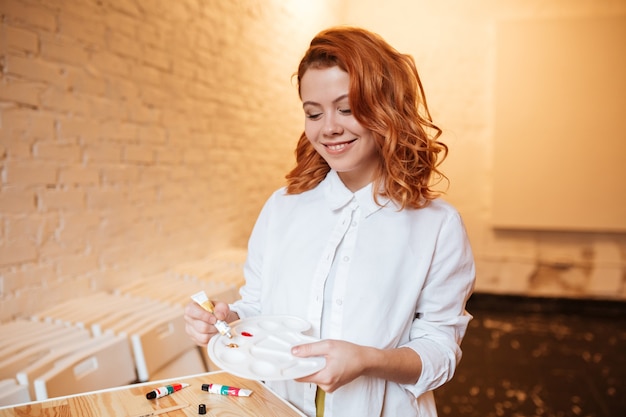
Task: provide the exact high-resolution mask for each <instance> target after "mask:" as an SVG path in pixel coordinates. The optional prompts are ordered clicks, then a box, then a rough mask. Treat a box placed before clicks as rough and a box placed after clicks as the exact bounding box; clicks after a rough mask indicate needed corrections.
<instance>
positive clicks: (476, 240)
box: [344, 0, 626, 299]
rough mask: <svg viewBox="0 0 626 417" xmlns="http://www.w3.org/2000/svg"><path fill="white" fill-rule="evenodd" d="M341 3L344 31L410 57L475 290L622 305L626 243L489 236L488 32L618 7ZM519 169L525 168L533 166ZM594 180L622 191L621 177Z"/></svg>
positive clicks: (566, 0)
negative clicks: (465, 237) (473, 265)
mask: <svg viewBox="0 0 626 417" xmlns="http://www.w3.org/2000/svg"><path fill="white" fill-rule="evenodd" d="M348 3H349V6H348V8H347V10H349V13H348V15H347V16H346V17H345V19H344V23H349V24H359V25H365V26H367V27H369V28H371V29H374V30H376V31H378V32H379V33H381V34H382V35H383V36H385V37H386V38H387V39H388V40H389V41H390V42H391V43H393V44H394V45H396V46H397V48H398V49H400V50H402V51H404V52H407V53H410V54H412V55H413V56H414V57H415V58H416V61H417V64H418V69H419V70H420V72H421V75H422V81H423V82H424V84H425V89H426V94H427V97H428V99H429V105H430V107H431V111H432V113H433V115H434V117H435V119H436V121H437V122H438V123H439V124H440V125H441V127H442V128H443V129H444V131H445V133H444V135H443V140H444V141H445V142H446V143H447V144H448V145H449V146H450V147H451V154H450V158H449V160H448V161H447V162H446V163H445V165H444V170H445V172H446V173H447V174H448V176H449V177H450V179H451V187H450V189H449V192H448V196H447V199H448V200H449V201H450V202H452V203H453V204H454V205H455V206H456V207H457V208H458V209H459V210H460V211H461V214H462V215H463V217H464V219H465V222H466V224H467V227H468V229H469V233H470V238H471V240H472V244H473V247H474V251H475V253H476V260H477V264H478V280H477V290H479V291H486V292H496V293H513V294H528V295H548V296H567V297H592V298H595V297H597V298H618V299H626V235H624V234H620V233H593V232H589V233H577V232H551V231H543V232H538V231H495V230H494V229H493V228H492V226H491V224H492V223H491V222H492V217H491V210H492V182H493V177H492V175H493V174H492V173H493V149H494V141H495V138H494V113H495V108H494V106H495V92H494V84H495V82H494V81H495V80H494V72H495V63H496V58H495V53H496V40H497V39H496V24H497V23H498V22H501V21H504V20H507V19H543V18H550V19H559V18H563V19H568V18H586V17H589V18H591V17H616V16H621V17H624V16H626V2H624V1H617V2H616V1H611V0H598V1H583V0H575V1H571V0H534V1H525V0H519V1H492V0H478V1H464V0H441V1H436V2H434V1H408V0H404V1H403V0H390V1H388V2H386V3H385V7H384V8H378V7H377V5H378V2H377V1H376V0H358V1H357V0H349V1H348ZM372 10H376V12H375V13H372ZM563 47H564V48H568V47H570V48H571V47H572V45H564V46H563ZM573 47H574V48H576V46H575V45H573ZM616 53H618V54H619V53H621V54H624V53H626V51H624V50H622V51H621V52H616ZM528 88H532V86H529V87H528ZM537 105H538V106H540V105H541V103H540V102H538V103H537ZM613 110H614V111H618V112H619V111H622V110H623V109H613ZM546 111H550V110H549V109H546ZM616 134H618V135H619V134H621V135H622V136H623V133H622V132H616ZM567 146H568V144H567V143H566V142H564V143H563V147H567ZM597 151H598V152H600V153H602V152H605V151H606V150H597ZM608 152H611V150H608ZM554 163H555V168H554V175H559V168H558V163H559V161H558V160H555V161H554ZM528 164H529V168H532V161H528ZM602 181H603V182H604V181H608V182H611V183H612V184H613V187H623V186H624V185H623V182H624V178H602ZM588 191H589V196H588V202H589V204H594V198H593V190H588ZM528 197H529V198H532V197H533V196H532V195H531V196H528ZM566 209H567V208H564V210H566ZM623 212H624V213H626V210H623ZM625 215H626V214H625Z"/></svg>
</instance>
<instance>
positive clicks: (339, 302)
mask: <svg viewBox="0 0 626 417" xmlns="http://www.w3.org/2000/svg"><path fill="white" fill-rule="evenodd" d="M335 302H336V303H337V305H338V306H340V305H342V304H343V301H341V298H337V300H336V301H335Z"/></svg>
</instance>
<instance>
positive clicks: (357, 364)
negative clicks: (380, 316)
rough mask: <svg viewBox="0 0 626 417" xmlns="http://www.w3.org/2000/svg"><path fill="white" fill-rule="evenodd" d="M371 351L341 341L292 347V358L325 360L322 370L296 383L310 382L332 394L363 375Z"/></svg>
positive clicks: (324, 341)
mask: <svg viewBox="0 0 626 417" xmlns="http://www.w3.org/2000/svg"><path fill="white" fill-rule="evenodd" d="M372 349H373V348H368V347H365V346H359V345H356V344H354V343H350V342H345V341H341V340H321V341H319V342H314V343H306V344H303V345H298V346H294V347H293V349H292V350H291V353H292V354H293V355H294V356H297V357H299V358H307V357H311V356H322V357H324V358H325V359H326V366H325V367H324V369H322V370H320V371H318V372H316V373H314V374H312V375H308V376H306V377H303V378H299V379H296V381H298V382H311V383H314V384H317V385H318V386H319V387H320V388H321V389H323V390H324V391H326V392H333V391H335V390H336V389H338V388H340V387H341V386H343V385H345V384H347V383H349V382H351V381H352V380H354V379H356V378H358V377H359V376H361V375H363V374H364V372H365V370H366V366H367V363H368V360H367V359H368V352H370V351H371V350H372ZM370 353H371V352H370Z"/></svg>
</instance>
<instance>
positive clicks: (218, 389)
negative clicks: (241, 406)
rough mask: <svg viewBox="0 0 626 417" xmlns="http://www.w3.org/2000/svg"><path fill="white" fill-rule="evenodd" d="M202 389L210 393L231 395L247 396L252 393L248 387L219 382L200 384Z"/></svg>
mask: <svg viewBox="0 0 626 417" xmlns="http://www.w3.org/2000/svg"><path fill="white" fill-rule="evenodd" d="M202 391H207V392H209V393H211V394H220V395H230V396H233V397H249V396H250V395H251V394H252V391H251V390H249V389H242V388H237V387H229V386H228V385H220V384H202Z"/></svg>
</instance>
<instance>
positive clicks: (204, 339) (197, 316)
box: [184, 301, 239, 346]
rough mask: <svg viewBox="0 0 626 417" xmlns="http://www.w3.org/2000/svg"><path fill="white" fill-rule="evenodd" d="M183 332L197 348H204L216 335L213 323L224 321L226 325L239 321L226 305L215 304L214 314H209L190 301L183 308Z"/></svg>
mask: <svg viewBox="0 0 626 417" xmlns="http://www.w3.org/2000/svg"><path fill="white" fill-rule="evenodd" d="M184 317H185V323H186V324H185V331H186V332H187V334H188V335H189V337H191V340H193V341H194V343H196V344H197V345H199V346H206V345H207V344H208V343H209V340H210V339H211V338H212V337H213V336H215V335H216V334H218V331H217V329H216V328H215V322H216V321H217V320H218V319H219V320H224V321H226V322H227V323H230V322H233V321H235V320H238V319H239V316H238V315H237V313H235V312H233V311H231V310H230V308H229V307H228V304H226V303H222V302H217V303H215V313H214V314H211V313H209V312H208V311H206V310H205V309H203V308H202V307H200V306H199V305H198V304H197V303H196V302H193V301H190V302H189V303H188V304H187V305H186V306H185V315H184Z"/></svg>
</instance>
